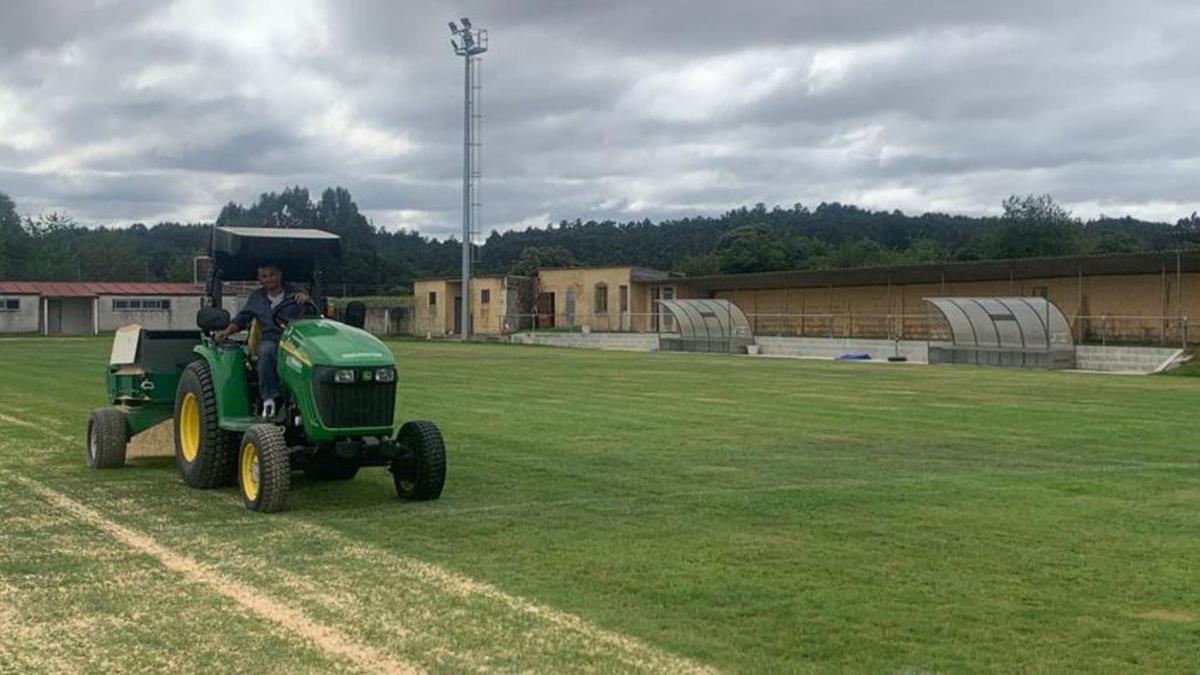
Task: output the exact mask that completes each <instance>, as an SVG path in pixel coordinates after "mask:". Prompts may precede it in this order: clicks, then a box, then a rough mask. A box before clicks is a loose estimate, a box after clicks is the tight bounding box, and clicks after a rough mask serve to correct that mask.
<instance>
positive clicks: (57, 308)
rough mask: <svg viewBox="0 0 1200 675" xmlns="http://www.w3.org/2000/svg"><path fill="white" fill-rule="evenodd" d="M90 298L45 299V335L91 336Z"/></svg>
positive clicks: (91, 308)
mask: <svg viewBox="0 0 1200 675" xmlns="http://www.w3.org/2000/svg"><path fill="white" fill-rule="evenodd" d="M92 310H93V307H92V299H91V298H57V299H55V298H47V299H46V333H47V334H49V335H91V334H92Z"/></svg>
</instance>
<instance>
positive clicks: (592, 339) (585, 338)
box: [511, 333, 658, 352]
mask: <svg viewBox="0 0 1200 675" xmlns="http://www.w3.org/2000/svg"><path fill="white" fill-rule="evenodd" d="M511 341H512V342H513V343H514V344H522V345H545V346H548V347H574V348H577V349H622V350H627V351H638V352H653V351H658V334H657V333H587V334H583V333H517V334H515V335H513V336H512V337H511Z"/></svg>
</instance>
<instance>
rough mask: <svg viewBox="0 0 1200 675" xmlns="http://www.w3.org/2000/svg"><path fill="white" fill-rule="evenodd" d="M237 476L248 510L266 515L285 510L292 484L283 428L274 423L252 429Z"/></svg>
mask: <svg viewBox="0 0 1200 675" xmlns="http://www.w3.org/2000/svg"><path fill="white" fill-rule="evenodd" d="M237 475H238V487H239V488H240V492H241V493H242V503H243V504H245V505H246V508H248V509H250V510H251V511H260V512H262V513H275V512H276V511H282V510H283V507H284V505H286V504H287V496H288V489H289V488H290V487H291V481H292V461H291V458H290V457H288V450H287V441H286V440H285V439H284V437H283V429H281V428H279V427H277V426H275V425H273V424H255V425H254V426H252V427H250V429H248V430H247V431H246V434H245V435H244V436H242V449H241V451H240V452H239V453H238V471H237Z"/></svg>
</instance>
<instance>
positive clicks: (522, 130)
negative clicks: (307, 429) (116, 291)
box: [0, 0, 1200, 237]
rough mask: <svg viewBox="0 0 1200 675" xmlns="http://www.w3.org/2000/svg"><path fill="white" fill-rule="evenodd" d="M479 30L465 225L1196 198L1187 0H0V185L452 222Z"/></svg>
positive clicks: (149, 206)
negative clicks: (744, 210)
mask: <svg viewBox="0 0 1200 675" xmlns="http://www.w3.org/2000/svg"><path fill="white" fill-rule="evenodd" d="M463 15H466V16H470V17H471V19H472V20H473V21H474V23H475V25H476V26H477V27H485V28H488V29H489V30H490V38H491V40H490V45H491V50H490V51H489V52H488V53H487V54H486V55H485V57H484V61H483V68H482V69H483V85H484V89H483V112H484V120H483V134H482V141H483V143H484V162H483V167H482V169H483V172H484V179H483V183H482V189H481V196H482V199H483V202H484V207H483V211H482V225H483V229H484V231H485V232H486V231H487V230H489V229H492V228H511V227H525V226H527V225H537V226H540V225H544V224H546V223H547V222H549V221H557V220H558V219H561V218H567V219H574V218H583V219H589V218H594V219H603V218H612V219H616V220H630V219H642V218H650V219H653V220H659V219H663V218H670V217H679V216H685V215H696V214H718V213H720V212H721V211H723V210H725V209H728V208H731V207H735V206H739V205H752V204H754V203H755V202H764V203H766V204H768V205H774V204H781V205H784V206H790V205H792V204H794V203H796V202H802V203H805V204H809V205H815V204H817V203H819V202H821V201H835V200H836V201H841V202H845V203H853V204H858V205H862V206H866V207H871V208H878V209H894V208H898V209H901V210H903V211H905V212H908V213H922V212H925V211H945V212H954V213H968V214H979V213H986V212H995V211H998V210H999V204H1000V200H1001V199H1003V198H1004V197H1005V196H1006V195H1008V194H1011V193H1022V194H1024V193H1030V192H1036V193H1043V192H1048V193H1050V194H1052V195H1053V196H1054V197H1055V198H1056V199H1058V200H1059V201H1060V202H1063V203H1065V204H1067V205H1068V206H1069V207H1070V208H1072V209H1073V210H1074V211H1075V212H1076V213H1077V214H1078V215H1081V216H1084V217H1090V216H1095V215H1098V214H1100V213H1106V214H1109V215H1125V214H1130V215H1134V216H1138V217H1143V218H1151V219H1158V220H1167V221H1170V222H1174V220H1175V219H1177V218H1180V217H1183V216H1186V215H1188V214H1190V213H1191V212H1193V211H1195V210H1197V209H1200V190H1198V188H1200V2H1196V1H1195V0H1179V1H1172V0H1140V1H1138V2H1128V1H1124V2H1107V1H1106V0H1077V1H1074V2H1055V1H1054V0H1004V1H1003V2H996V1H991V0H988V1H983V0H979V1H970V0H944V1H936V0H903V1H900V0H821V1H812V0H781V1H779V2H732V1H730V0H708V1H705V2H698V1H691V2H684V1H682V0H672V1H665V0H607V1H605V2H585V1H582V0H581V1H578V2H517V1H515V0H514V1H507V2H506V1H489V2H463V3H445V2H432V1H413V0H404V1H402V2H401V1H394V0H387V1H382V0H381V1H379V2H357V1H353V0H340V1H334V0H278V1H274V2H272V1H265V0H255V1H254V2H245V1H241V0H239V1H236V2H206V1H195V2H191V1H188V2H173V3H168V2H165V1H159V0H154V1H145V2H141V1H133V2H117V1H102V0H96V1H94V2H83V1H74V2H73V1H70V0H56V1H43V2H33V1H31V0H4V1H3V2H0V192H5V193H7V194H9V195H10V196H11V197H12V198H13V199H14V200H15V201H16V202H17V206H18V210H19V211H21V212H22V213H23V214H27V215H32V214H36V213H41V212H45V211H49V210H62V211H66V212H67V213H69V214H70V215H72V216H74V217H75V218H76V219H77V220H80V221H82V222H85V223H103V224H128V223H132V222H138V221H141V222H146V223H154V222H157V221H160V220H181V221H211V220H212V219H214V218H216V216H217V214H218V213H219V212H220V209H221V206H222V205H224V204H225V203H227V202H229V201H236V202H239V203H243V204H248V203H250V202H252V201H254V199H255V198H256V197H257V195H258V194H259V193H261V192H264V191H278V190H281V189H282V188H284V187H285V186H288V185H296V184H299V185H303V186H306V187H308V188H309V189H310V190H311V191H312V192H313V193H314V196H316V194H319V192H320V190H321V189H323V188H324V187H325V186H330V185H341V186H345V187H346V188H348V189H349V190H350V192H351V193H352V194H353V196H354V198H355V200H356V201H357V202H358V204H359V206H360V208H361V209H362V210H363V211H364V212H365V213H367V215H368V216H370V217H371V218H372V220H373V221H374V223H375V224H376V225H379V226H382V227H386V228H389V229H392V228H398V227H406V228H409V229H418V230H420V231H421V232H422V233H425V234H429V235H433V236H438V237H445V236H448V235H451V234H453V233H454V232H455V231H456V230H458V229H460V223H461V214H460V211H459V208H460V203H461V202H460V200H461V180H462V179H461V170H462V168H461V167H462V157H461V152H462V146H461V143H462V60H461V59H459V58H456V57H455V56H454V55H453V54H452V52H451V48H450V44H449V37H450V35H449V29H448V28H447V25H446V23H447V21H448V20H450V19H457V18H458V17H460V16H463Z"/></svg>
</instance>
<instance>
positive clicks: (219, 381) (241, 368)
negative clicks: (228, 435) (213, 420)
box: [192, 344, 254, 428]
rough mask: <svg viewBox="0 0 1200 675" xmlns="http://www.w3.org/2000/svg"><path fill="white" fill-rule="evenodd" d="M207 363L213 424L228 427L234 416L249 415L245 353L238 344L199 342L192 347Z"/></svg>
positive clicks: (250, 412)
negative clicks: (214, 409) (213, 406)
mask: <svg viewBox="0 0 1200 675" xmlns="http://www.w3.org/2000/svg"><path fill="white" fill-rule="evenodd" d="M192 351H193V352H194V353H196V354H198V355H199V357H200V358H202V359H204V361H205V362H207V363H208V369H209V372H210V373H211V374H212V381H213V392H214V394H215V396H216V399H217V401H216V403H217V425H218V426H220V427H221V428H229V426H230V422H231V421H232V420H233V419H234V418H243V419H245V418H246V417H250V416H252V415H253V414H254V412H253V410H252V409H251V408H252V406H251V402H250V388H249V385H248V383H247V380H246V355H245V353H244V352H243V351H242V349H241V347H238V346H228V347H223V346H220V345H210V344H201V345H196V347H195V348H194V349H193V350H192ZM234 426H236V425H234Z"/></svg>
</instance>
